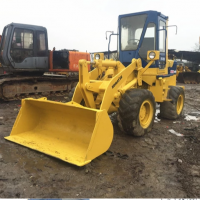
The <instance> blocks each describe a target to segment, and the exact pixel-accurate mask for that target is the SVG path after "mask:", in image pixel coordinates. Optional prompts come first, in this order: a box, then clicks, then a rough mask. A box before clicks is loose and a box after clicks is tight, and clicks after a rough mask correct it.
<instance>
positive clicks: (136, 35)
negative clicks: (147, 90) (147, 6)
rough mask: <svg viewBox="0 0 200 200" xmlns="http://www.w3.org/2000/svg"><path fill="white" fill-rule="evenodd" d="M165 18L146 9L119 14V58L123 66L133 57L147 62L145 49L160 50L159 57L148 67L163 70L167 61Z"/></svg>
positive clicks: (143, 64) (143, 63)
mask: <svg viewBox="0 0 200 200" xmlns="http://www.w3.org/2000/svg"><path fill="white" fill-rule="evenodd" d="M167 19H168V17H166V16H164V15H162V14H161V13H160V12H157V11H146V12H140V13H134V14H126V15H120V16H119V19H118V20H119V22H118V23H119V60H120V62H122V63H123V64H124V65H125V66H128V65H129V64H130V63H131V60H132V59H133V58H136V59H137V58H141V60H142V66H143V67H145V66H146V65H147V64H148V60H147V51H149V50H157V51H160V58H159V60H158V61H155V62H154V64H153V65H152V66H151V67H150V68H159V69H160V70H163V69H164V68H165V66H166V62H167V55H166V51H167V50H166V49H167V39H166V38H167V30H166V26H167Z"/></svg>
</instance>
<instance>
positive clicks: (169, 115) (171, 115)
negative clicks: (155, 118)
mask: <svg viewBox="0 0 200 200" xmlns="http://www.w3.org/2000/svg"><path fill="white" fill-rule="evenodd" d="M180 95H183V107H184V102H185V93H184V89H183V88H181V87H177V86H170V90H169V92H168V98H169V99H172V101H164V102H163V103H160V117H162V118H165V119H173V120H174V119H177V118H179V117H180V116H181V115H182V113H183V108H182V110H181V112H180V113H179V114H178V113H177V101H178V98H179V96H180Z"/></svg>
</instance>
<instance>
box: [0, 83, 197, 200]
mask: <svg viewBox="0 0 200 200" xmlns="http://www.w3.org/2000/svg"><path fill="white" fill-rule="evenodd" d="M185 87H186V102H185V107H184V114H188V113H191V112H196V113H192V116H193V117H194V115H196V117H197V120H196V121H195V120H191V121H187V120H186V119H185V116H183V117H181V118H180V119H178V120H176V121H170V120H163V119H161V120H160V121H157V122H155V124H154V128H153V130H152V131H151V133H149V134H147V135H145V136H144V137H141V138H134V137H131V136H128V135H125V134H123V133H121V132H120V131H119V128H118V126H117V125H116V124H115V123H114V129H115V131H114V132H115V133H114V139H113V142H112V145H111V147H110V148H109V150H108V151H107V152H106V153H104V154H103V155H101V156H100V157H98V158H96V159H95V160H93V161H92V162H91V163H89V164H88V165H86V166H84V167H76V166H74V165H71V164H68V163H65V162H63V161H60V160H58V159H56V158H53V157H50V156H47V155H45V154H42V153H39V152H36V151H33V150H31V149H28V148H26V147H23V146H20V145H18V144H15V143H12V142H9V141H6V140H5V139H4V137H5V136H8V135H9V134H10V132H11V129H12V126H13V123H14V121H15V118H16V116H17V113H18V111H19V109H20V101H13V102H0V198H175V197H176V198H197V197H200V132H199V131H200V119H198V117H200V104H199V103H200V85H185ZM60 98H61V97H60ZM54 100H57V97H54ZM190 119H191V117H190ZM158 120H159V119H158ZM170 129H173V130H174V131H176V132H178V133H180V134H182V135H181V136H177V135H175V134H172V133H170V132H169V130H170Z"/></svg>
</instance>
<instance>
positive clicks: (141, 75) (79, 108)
mask: <svg viewBox="0 0 200 200" xmlns="http://www.w3.org/2000/svg"><path fill="white" fill-rule="evenodd" d="M118 22H119V26H118V27H119V33H117V35H118V41H119V43H118V44H119V45H118V48H119V49H118V53H119V60H118V61H114V60H112V59H105V60H104V55H103V53H96V54H95V55H94V57H95V59H94V61H87V60H86V59H80V60H79V82H78V84H77V86H76V88H75V90H74V93H73V96H72V100H71V101H70V102H67V103H61V102H55V101H50V100H47V98H46V97H42V98H40V99H33V98H25V99H23V100H22V104H21V108H20V111H19V114H18V116H17V118H16V121H15V123H14V125H13V128H12V131H11V133H10V135H9V136H7V137H5V139H6V140H9V141H11V142H15V143H17V144H20V145H23V146H25V147H28V148H31V149H34V150H36V151H39V152H42V153H44V154H47V155H50V156H53V157H56V158H58V159H61V160H63V161H65V162H68V163H71V164H74V165H77V166H84V165H86V164H88V163H90V162H91V161H92V160H93V159H95V158H96V157H98V156H100V155H101V154H103V153H104V152H106V151H107V150H108V149H109V147H110V145H111V143H112V140H113V125H112V123H111V120H110V118H109V115H108V114H110V113H113V112H116V111H117V112H118V117H117V120H118V125H119V128H120V129H121V130H122V131H123V132H124V133H127V134H129V135H132V136H137V137H139V136H143V135H144V134H148V133H150V131H151V130H152V127H153V123H154V118H155V111H156V103H159V104H160V116H161V117H163V118H166V119H170V120H175V119H177V118H178V117H180V116H181V114H182V111H183V107H184V100H185V94H184V87H181V86H176V66H177V63H176V61H174V60H169V59H168V38H167V35H168V34H167V31H168V17H167V16H165V15H163V14H162V13H160V12H157V11H144V12H139V13H131V14H125V15H119V18H118ZM90 64H91V65H93V67H94V69H93V70H92V71H90V72H89V71H88V65H90ZM127 140H128V138H127Z"/></svg>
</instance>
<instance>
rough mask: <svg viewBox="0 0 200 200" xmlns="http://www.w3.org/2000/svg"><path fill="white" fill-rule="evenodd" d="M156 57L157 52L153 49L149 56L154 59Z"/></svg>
mask: <svg viewBox="0 0 200 200" xmlns="http://www.w3.org/2000/svg"><path fill="white" fill-rule="evenodd" d="M155 57H156V54H155V52H153V51H152V52H150V53H149V58H150V59H154V58H155Z"/></svg>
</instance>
